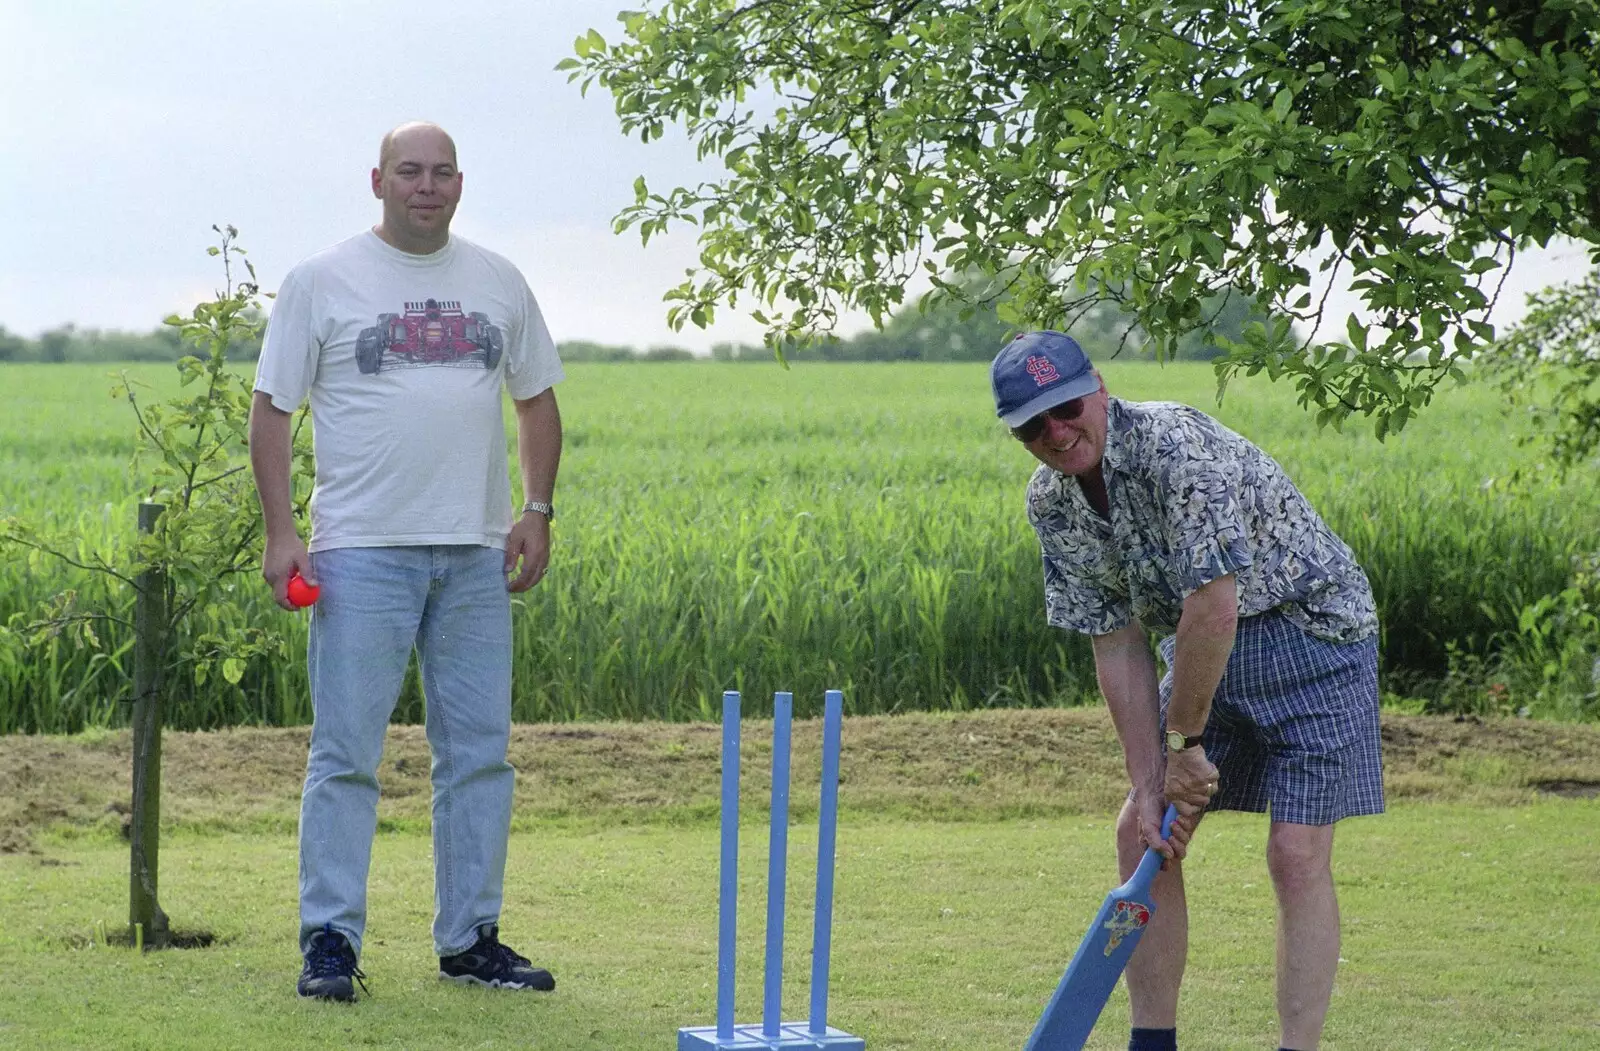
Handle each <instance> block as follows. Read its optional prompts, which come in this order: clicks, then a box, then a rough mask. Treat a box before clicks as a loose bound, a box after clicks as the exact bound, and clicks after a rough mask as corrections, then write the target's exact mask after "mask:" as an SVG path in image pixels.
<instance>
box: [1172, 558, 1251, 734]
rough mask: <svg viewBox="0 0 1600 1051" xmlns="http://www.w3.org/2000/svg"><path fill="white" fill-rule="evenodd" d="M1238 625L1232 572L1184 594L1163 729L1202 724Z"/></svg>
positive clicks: (1191, 730) (1190, 730) (1192, 730)
mask: <svg viewBox="0 0 1600 1051" xmlns="http://www.w3.org/2000/svg"><path fill="white" fill-rule="evenodd" d="M1238 625H1239V594H1238V590H1237V589H1236V588H1235V586H1234V579H1233V577H1232V575H1229V576H1225V577H1218V578H1217V579H1216V580H1213V581H1212V582H1211V583H1209V584H1207V585H1205V586H1204V587H1202V588H1199V589H1198V590H1196V591H1195V592H1194V593H1192V594H1191V595H1190V596H1189V597H1188V598H1186V599H1184V601H1183V615H1182V616H1181V617H1180V618H1179V619H1178V632H1177V639H1176V648H1175V650H1174V652H1173V662H1172V700H1171V702H1170V703H1169V704H1168V706H1167V729H1169V730H1177V731H1179V732H1180V733H1183V734H1184V735H1186V736H1195V735H1198V734H1200V733H1201V732H1202V731H1204V730H1205V726H1206V719H1207V718H1208V717H1209V716H1210V714H1211V698H1212V697H1213V696H1214V695H1215V694H1216V692H1217V684H1218V683H1220V682H1221V681H1222V674H1223V672H1225V671H1226V670H1227V668H1228V657H1229V656H1230V655H1232V653H1233V639H1234V634H1235V633H1236V631H1237V629H1238Z"/></svg>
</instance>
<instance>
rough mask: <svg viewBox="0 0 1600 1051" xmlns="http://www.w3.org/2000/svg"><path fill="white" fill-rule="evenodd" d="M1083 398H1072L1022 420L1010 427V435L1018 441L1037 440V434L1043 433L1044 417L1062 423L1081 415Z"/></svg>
mask: <svg viewBox="0 0 1600 1051" xmlns="http://www.w3.org/2000/svg"><path fill="white" fill-rule="evenodd" d="M1085 400H1086V399H1084V398H1073V399H1072V400H1071V401H1064V402H1062V403H1061V404H1060V405H1057V406H1055V407H1054V408H1049V409H1046V410H1044V411H1043V412H1041V413H1040V414H1039V415H1037V416H1035V417H1033V418H1032V419H1030V420H1028V421H1026V422H1024V423H1023V424H1022V426H1020V427H1013V428H1011V436H1012V437H1013V438H1015V439H1016V440H1017V441H1019V442H1032V441H1038V440H1039V436H1040V435H1041V434H1043V433H1044V418H1045V417H1046V416H1048V417H1050V418H1051V419H1052V420H1059V421H1061V422H1062V423H1065V422H1067V421H1068V420H1075V419H1077V418H1078V417H1079V416H1082V415H1083V407H1084V402H1085Z"/></svg>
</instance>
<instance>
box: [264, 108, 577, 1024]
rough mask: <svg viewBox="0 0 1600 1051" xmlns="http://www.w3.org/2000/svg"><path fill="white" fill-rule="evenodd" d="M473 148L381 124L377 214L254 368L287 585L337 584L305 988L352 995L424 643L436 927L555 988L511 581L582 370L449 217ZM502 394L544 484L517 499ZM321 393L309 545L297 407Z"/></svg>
mask: <svg viewBox="0 0 1600 1051" xmlns="http://www.w3.org/2000/svg"><path fill="white" fill-rule="evenodd" d="M461 188H462V176H461V171H460V169H459V168H458V167H457V165H456V148H455V143H454V142H452V141H451V139H450V136H449V135H447V134H446V133H445V131H444V130H443V129H442V128H440V127H438V126H437V125H433V124H421V123H414V124H404V125H401V126H400V127H398V128H396V129H394V130H393V131H391V132H390V133H389V134H387V135H385V136H384V138H383V143H382V146H381V147H380V150H379V160H378V166H377V167H376V168H374V169H373V170H372V192H373V195H374V196H375V197H377V198H378V199H379V200H380V201H382V202H383V217H382V219H381V221H380V222H379V223H378V224H377V225H376V226H374V227H372V229H370V230H368V231H365V232H363V233H360V234H358V235H356V236H355V237H352V238H350V239H348V240H346V241H341V242H340V243H338V244H336V245H334V246H333V247H331V248H328V249H325V250H324V251H321V252H318V253H317V254H315V255H313V256H311V257H310V258H309V259H306V260H304V261H302V262H301V263H300V264H299V265H297V266H296V267H295V268H294V269H293V270H291V271H290V272H289V274H288V276H287V277H285V278H284V282H283V286H282V288H281V289H280V290H279V293H278V296H277V301H276V304H275V305H274V307H273V311H272V318H271V321H270V323H269V324H268V327H267V336H266V342H265V344H264V346H263V348H262V352H261V361H260V364H259V366H258V370H257V373H256V383H255V400H254V403H253V405H252V408H251V414H250V460H251V465H252V467H253V468H254V471H255V479H256V488H257V491H258V493H259V495H260V498H261V509H262V514H263V516H264V518H265V520H266V551H265V554H264V556H263V559H262V576H263V577H265V578H266V581H267V583H268V584H269V585H271V587H272V590H273V595H274V596H275V598H276V599H277V601H278V604H279V605H281V606H283V607H284V608H285V609H293V608H295V607H294V605H293V604H292V603H291V602H290V601H289V596H288V588H289V582H290V579H291V578H292V577H294V576H295V575H299V576H300V577H302V578H303V580H304V581H305V582H306V583H307V584H309V585H312V586H315V587H317V588H319V596H318V598H317V600H316V602H315V604H314V605H313V607H312V610H311V625H310V636H309V640H308V646H307V666H308V670H309V672H310V683H311V701H312V709H313V714H314V722H313V725H312V731H311V749H310V757H309V760H308V763H307V770H306V782H305V788H304V792H303V795H302V799H301V810H300V950H301V953H302V954H303V957H304V968H303V970H302V973H301V975H300V978H299V982H298V984H297V991H298V992H299V994H300V995H301V996H303V997H310V998H316V999H327V1000H354V999H355V998H356V992H355V987H356V985H357V984H360V986H361V988H362V989H363V990H365V989H366V983H365V978H366V975H365V974H363V973H362V971H361V969H360V967H359V959H360V954H361V941H362V936H363V933H364V930H365V926H366V889H367V871H368V867H369V863H370V860H371V852H372V837H373V833H374V831H375V829H376V827H377V803H378V781H377V769H378V762H379V759H380V758H381V757H382V752H383V739H384V731H385V729H386V727H387V726H388V722H389V717H390V715H391V714H392V712H393V710H394V705H395V702H396V700H397V699H398V697H399V693H400V688H401V685H402V683H403V682H404V679H405V674H406V670H407V667H408V665H409V663H410V660H411V654H412V652H413V651H415V652H416V654H417V660H418V668H419V671H420V674H421V679H422V685H423V691H424V693H425V695H426V700H427V733H428V742H429V746H430V748H431V749H432V753H433V771H432V774H433V854H434V891H435V909H434V924H433V940H434V947H435V951H436V952H437V953H438V955H439V972H440V976H441V977H444V978H449V979H452V980H455V981H459V982H467V983H473V984H479V985H486V986H489V987H492V988H501V989H544V990H548V989H552V988H554V986H555V980H554V979H553V978H552V977H551V975H550V972H549V971H547V970H544V969H543V968H537V967H534V966H532V964H531V963H529V961H528V960H527V959H526V958H525V957H523V956H520V955H518V954H517V953H515V952H513V951H512V950H511V949H509V948H507V947H506V946H505V945H503V944H501V942H500V940H499V918H500V908H501V890H502V884H503V880H504V873H505V862H506V841H507V837H508V834H509V830H510V819H511V793H512V778H513V772H512V768H511V765H510V764H509V763H508V762H507V761H506V747H507V744H508V741H509V738H510V724H511V604H510V593H511V592H516V591H524V590H526V589H528V588H530V587H533V586H534V585H535V584H537V583H538V582H539V580H540V578H542V577H543V576H544V572H545V568H546V566H547V565H548V563H549V557H550V520H551V519H552V518H553V517H554V514H555V510H554V507H553V505H552V500H553V493H554V490H555V481H556V469H557V466H558V464H559V462H560V458H561V416H560V413H559V411H558V409H557V407H556V397H555V391H554V389H553V388H554V385H555V384H556V383H557V382H558V381H560V380H561V379H562V377H563V373H562V369H561V360H560V358H559V357H558V356H557V353H556V347H555V343H554V342H553V341H552V340H551V338H550V333H549V331H548V329H546V327H545V323H544V318H543V316H542V315H541V313H540V311H539V304H538V303H537V302H536V301H535V300H534V297H533V293H532V292H531V291H529V289H528V286H527V283H526V282H525V281H524V280H523V278H522V275H521V274H520V273H519V272H518V271H517V269H516V267H514V266H513V265H512V264H511V263H510V262H508V261H507V260H506V259H504V258H502V257H501V256H498V255H496V254H494V253H492V252H489V251H487V250H485V249H483V248H480V247H478V246H477V245H474V244H471V243H469V242H467V241H465V240H463V239H462V238H460V237H453V236H451V234H450V221H451V219H452V218H453V217H454V215H455V210H456V205H457V203H458V202H459V201H460V199H461ZM502 390H504V391H507V392H509V393H510V395H511V399H512V404H513V406H514V407H515V415H516V421H517V466H518V471H519V474H520V477H521V481H522V493H523V497H524V499H525V503H524V504H523V505H522V511H521V514H520V515H516V516H514V515H513V514H512V510H511V486H510V478H509V464H508V460H507V454H506V442H505V423H504V419H503V417H502V410H501V404H502V395H501V392H502ZM307 399H309V400H310V403H311V419H312V426H313V434H314V439H315V449H316V484H315V487H314V489H313V491H312V496H311V536H310V542H309V544H307V542H306V541H305V540H303V539H302V538H301V537H300V535H299V533H298V531H297V529H296V526H295V521H294V514H293V508H292V496H291V493H292V486H291V482H290V460H291V440H290V420H291V414H292V413H293V412H294V411H295V410H296V409H297V408H298V407H299V406H300V405H301V403H302V402H304V401H306V400H307Z"/></svg>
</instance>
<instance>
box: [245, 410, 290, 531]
mask: <svg viewBox="0 0 1600 1051" xmlns="http://www.w3.org/2000/svg"><path fill="white" fill-rule="evenodd" d="M292 420H293V417H292V416H291V415H290V414H289V413H287V412H284V411H283V410H281V409H279V408H277V407H276V406H275V405H273V404H272V397H271V396H270V395H268V394H267V393H265V392H264V391H256V393H255V399H254V400H253V401H252V402H251V404H250V470H251V471H252V473H254V475H255V480H256V493H257V494H258V496H259V497H260V499H261V516H262V519H263V520H264V522H265V524H266V530H267V539H268V540H272V539H274V538H277V537H285V536H289V535H291V534H293V533H295V523H294V491H293V484H292V482H291V481H290V462H291V460H292V459H293V449H292V441H291V437H290V426H291V421H292Z"/></svg>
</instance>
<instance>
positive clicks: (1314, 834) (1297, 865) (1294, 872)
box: [1267, 823, 1333, 894]
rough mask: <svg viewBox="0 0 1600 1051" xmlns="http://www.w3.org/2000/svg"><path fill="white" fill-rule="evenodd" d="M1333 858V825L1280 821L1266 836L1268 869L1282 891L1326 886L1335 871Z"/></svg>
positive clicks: (1291, 891) (1275, 884)
mask: <svg viewBox="0 0 1600 1051" xmlns="http://www.w3.org/2000/svg"><path fill="white" fill-rule="evenodd" d="M1332 857H1333V826H1332V825H1291V824H1288V823H1279V824H1275V825H1273V826H1272V831H1271V833H1270V834H1269V835H1268V837H1267V871H1268V872H1269V873H1271V874H1272V882H1273V885H1274V886H1276V887H1277V888H1278V891H1279V893H1289V894H1293V893H1295V892H1299V891H1304V890H1308V889H1311V888H1314V887H1318V886H1324V885H1326V884H1327V883H1328V881H1329V879H1330V878H1331V874H1332V871H1331V870H1332Z"/></svg>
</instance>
